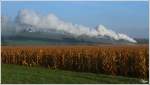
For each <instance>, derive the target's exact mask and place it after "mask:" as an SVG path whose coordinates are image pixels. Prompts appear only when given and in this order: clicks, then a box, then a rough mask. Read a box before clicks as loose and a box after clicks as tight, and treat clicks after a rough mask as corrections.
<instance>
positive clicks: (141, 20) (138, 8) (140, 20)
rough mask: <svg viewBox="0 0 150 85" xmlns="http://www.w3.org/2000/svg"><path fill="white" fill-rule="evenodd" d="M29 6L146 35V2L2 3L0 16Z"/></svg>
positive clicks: (90, 24)
mask: <svg viewBox="0 0 150 85" xmlns="http://www.w3.org/2000/svg"><path fill="white" fill-rule="evenodd" d="M24 8H25V9H30V10H34V11H37V12H40V13H41V14H43V15H47V14H48V13H53V14H55V15H56V16H57V17H59V18H60V19H62V20H64V21H67V22H72V23H74V24H81V25H85V26H88V27H95V26H97V25H99V24H103V25H104V26H106V27H107V28H108V29H112V30H115V31H116V32H121V33H125V34H127V35H129V36H131V37H134V38H148V25H149V22H148V2H146V1H140V2H138V1H126V2H125V1H121V2H118V1H107V2H104V1H99V2H81V1H80V2H60V1H59V2H50V1H49V2H45V1H40V2H27V1H26V2H17V1H14V2H2V16H9V17H11V19H14V18H15V17H16V16H17V13H18V11H19V10H20V9H24Z"/></svg>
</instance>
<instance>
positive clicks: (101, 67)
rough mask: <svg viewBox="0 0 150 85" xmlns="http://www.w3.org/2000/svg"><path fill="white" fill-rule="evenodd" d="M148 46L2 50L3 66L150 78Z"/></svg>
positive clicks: (46, 47)
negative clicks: (149, 75)
mask: <svg viewBox="0 0 150 85" xmlns="http://www.w3.org/2000/svg"><path fill="white" fill-rule="evenodd" d="M148 56H149V55H148V46H147V45H120V46H117V45H116V46H113V45H109V46H105V45H102V46H98V45H97V46H45V47H44V46H42V47H32V46H27V47H22V46H20V47H11V46H8V47H7V46H2V55H1V59H2V63H3V64H19V65H25V66H29V67H31V66H43V67H47V68H51V69H63V70H71V71H79V72H92V73H102V74H111V75H121V76H128V77H136V78H144V79H147V78H148V74H149V70H148V66H149V65H148Z"/></svg>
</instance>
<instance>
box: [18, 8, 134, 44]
mask: <svg viewBox="0 0 150 85" xmlns="http://www.w3.org/2000/svg"><path fill="white" fill-rule="evenodd" d="M16 22H17V23H18V24H20V25H22V24H24V25H29V26H32V27H34V28H33V29H32V30H34V31H39V30H44V31H45V30H55V31H58V32H65V33H69V34H72V35H73V36H82V35H87V36H89V37H98V36H108V37H110V38H112V39H115V40H120V39H122V40H127V41H129V42H132V43H136V41H135V40H134V39H133V38H131V37H129V36H127V35H125V34H122V33H116V32H115V31H113V30H110V29H107V28H106V27H105V26H103V25H98V26H97V27H96V28H90V27H86V26H83V25H78V24H72V23H70V22H65V21H63V20H60V19H59V18H58V17H57V16H55V15H54V14H52V13H49V14H48V15H47V16H44V15H41V14H40V13H37V12H34V11H32V10H27V9H22V10H20V11H19V13H18V15H17V17H16ZM25 29H26V28H23V27H21V26H20V27H19V25H18V26H17V28H16V30H17V31H21V30H25Z"/></svg>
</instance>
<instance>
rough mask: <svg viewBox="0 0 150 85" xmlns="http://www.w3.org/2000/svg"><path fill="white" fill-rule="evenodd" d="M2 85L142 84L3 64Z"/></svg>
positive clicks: (120, 78)
mask: <svg viewBox="0 0 150 85" xmlns="http://www.w3.org/2000/svg"><path fill="white" fill-rule="evenodd" d="M1 70H2V71H1V72H2V73H1V83H2V84H9V83H13V84H36V83H38V84H42V83H43V84H83V83H84V84H96V83H97V84H110V83H111V84H117V83H119V84H126V83H128V84H129V83H130V84H131V83H141V81H140V79H136V78H128V77H121V76H110V75H102V74H93V73H82V72H71V71H63V70H51V69H47V68H42V67H25V66H19V65H10V64H2V68H1Z"/></svg>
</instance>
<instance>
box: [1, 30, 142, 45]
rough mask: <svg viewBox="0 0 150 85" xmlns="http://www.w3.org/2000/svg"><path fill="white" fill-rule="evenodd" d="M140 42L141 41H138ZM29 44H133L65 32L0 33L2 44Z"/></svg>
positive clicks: (25, 31)
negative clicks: (0, 34)
mask: <svg viewBox="0 0 150 85" xmlns="http://www.w3.org/2000/svg"><path fill="white" fill-rule="evenodd" d="M140 42H141V41H140ZM17 44H18V45H22V44H24V45H30V44H33V45H34V44H35V45H36V44H133V43H131V42H128V41H125V40H114V39H112V38H110V37H108V36H98V37H89V36H86V35H82V36H72V35H71V34H67V33H62V32H61V33H57V32H55V31H50V32H40V31H38V32H33V31H32V30H30V29H28V30H24V31H22V32H19V33H16V34H14V35H11V36H9V35H8V36H6V35H5V36H3V35H2V45H17Z"/></svg>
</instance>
